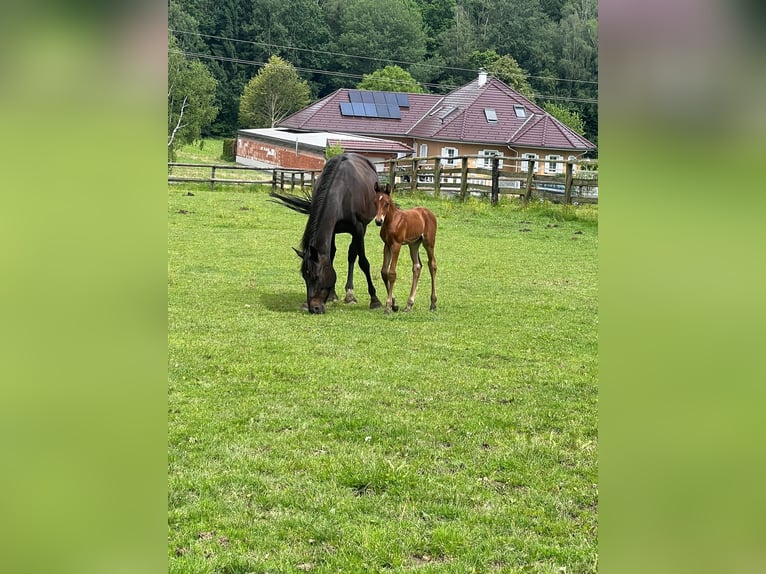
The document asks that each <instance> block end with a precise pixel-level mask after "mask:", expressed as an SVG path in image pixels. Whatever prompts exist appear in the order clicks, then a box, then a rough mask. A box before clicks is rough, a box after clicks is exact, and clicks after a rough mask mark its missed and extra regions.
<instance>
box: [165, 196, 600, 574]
mask: <svg viewBox="0 0 766 574" xmlns="http://www.w3.org/2000/svg"><path fill="white" fill-rule="evenodd" d="M186 192H187V190H186V189H185V188H183V187H180V188H178V187H172V188H171V190H170V192H169V205H168V260H167V269H168V278H167V283H168V287H167V298H168V301H167V311H168V318H167V325H168V333H167V354H168V408H167V413H168V421H167V432H168V452H167V457H168V477H167V481H168V482H167V484H168V493H167V505H168V520H167V529H168V532H167V536H168V562H169V564H168V571H169V572H171V573H177V574H181V573H187V572H188V573H191V572H298V571H313V572H384V571H390V572H409V571H415V570H419V571H424V572H426V571H428V572H501V571H502V572H530V573H531V572H537V573H543V572H559V571H563V568H564V567H566V570H567V572H578V573H592V572H595V571H596V561H597V542H598V540H597V520H598V513H597V508H598V487H597V480H598V473H597V460H598V458H597V457H598V425H597V423H598V416H597V415H598V356H597V350H598V257H597V253H598V225H597V222H595V221H584V220H580V219H573V220H568V219H566V220H564V219H555V218H554V217H555V214H556V213H557V211H561V208H560V206H551V205H548V208H547V209H548V211H542V210H540V209H539V208H534V207H530V208H527V209H523V208H520V207H518V206H517V205H514V204H511V203H510V202H501V203H500V204H498V206H496V207H494V208H493V207H490V206H489V205H488V202H487V201H480V200H475V199H472V200H471V201H470V202H466V203H461V202H459V201H453V200H446V199H441V200H439V199H434V198H432V197H428V196H425V195H419V196H417V197H409V196H407V195H400V196H398V197H397V202H399V203H400V204H401V205H402V207H412V206H414V205H416V204H421V205H425V206H426V207H428V208H429V209H431V210H432V211H433V212H434V213H435V214H436V216H437V218H438V220H439V234H438V237H437V243H436V257H437V259H438V262H439V270H438V276H437V293H438V295H439V310H438V311H436V312H429V311H428V291H429V286H430V283H429V276H428V271H427V268H424V270H423V273H422V274H421V278H420V289H419V293H418V296H417V298H416V301H415V307H414V308H413V310H412V312H410V313H401V312H400V313H396V314H393V315H391V316H390V317H386V316H385V315H384V314H383V311H382V310H377V311H371V310H370V309H368V308H367V307H368V302H369V298H368V296H367V294H366V289H365V286H364V285H365V282H364V279H363V278H362V276H361V274H360V272H359V270H358V268H357V270H356V280H357V291H356V295H357V297H358V298H359V300H360V302H359V304H357V305H345V304H343V303H337V304H331V305H330V306H329V309H328V311H327V313H326V314H325V315H323V316H310V315H308V314H306V313H302V312H301V311H300V310H299V307H300V305H301V303H302V301H303V299H304V298H305V286H304V284H303V280H302V278H301V277H300V274H299V273H298V268H299V261H298V259H297V258H296V257H295V255H294V254H293V252H292V250H291V249H290V247H291V246H294V245H296V244H297V242H298V241H299V240H300V236H301V233H302V230H303V227H304V226H305V224H306V218H305V216H301V215H299V214H296V213H293V212H290V211H289V210H286V209H285V208H284V207H282V206H279V205H276V204H274V203H273V202H271V201H269V198H268V194H267V193H266V190H263V191H256V192H245V191H240V190H234V191H231V190H221V191H215V192H211V191H209V190H205V189H204V188H202V189H197V188H194V195H193V196H187V195H186ZM572 209H573V210H574V208H572ZM553 225H556V227H553ZM522 229H525V230H529V231H525V232H523V233H522V232H521V230H522ZM373 230H375V232H374V231H373ZM376 231H377V229H376V228H375V227H374V226H373V228H372V229H370V230H369V232H368V234H367V242H366V243H367V255H368V257H369V259H370V263H371V266H372V268H373V269H374V270H375V274H374V280H375V282H376V286H377V287H378V294H379V295H380V294H381V290H382V284H381V281H380V276H379V273H378V270H379V269H380V267H381V264H382V251H383V248H382V242H381V241H380V239H379V238H378V234H377V232H376ZM577 232H582V233H577ZM347 248H348V236H347V235H339V236H338V238H337V249H338V256H337V257H336V268H337V269H338V275H339V277H340V278H341V279H339V281H340V286H341V287H342V282H343V278H345V269H346V267H345V266H346V261H345V259H346V258H345V254H346V250H347ZM404 252H405V253H406V249H405V250H404ZM421 257H423V253H422V251H421ZM398 274H399V277H398V280H397V293H398V294H399V298H400V300H404V298H405V297H406V294H407V292H408V291H409V282H410V277H411V265H410V262H409V256H407V255H404V254H403V255H402V258H400V260H399V268H398Z"/></svg>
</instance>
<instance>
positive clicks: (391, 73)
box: [356, 66, 423, 94]
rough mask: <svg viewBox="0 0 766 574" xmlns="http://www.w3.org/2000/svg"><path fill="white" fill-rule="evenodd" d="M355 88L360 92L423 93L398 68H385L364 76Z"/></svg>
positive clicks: (414, 82) (418, 85)
mask: <svg viewBox="0 0 766 574" xmlns="http://www.w3.org/2000/svg"><path fill="white" fill-rule="evenodd" d="M356 87H357V88H359V89H360V90H380V91H383V92H410V93H414V94H422V93H423V88H421V87H420V84H418V83H417V81H415V78H413V77H412V76H411V75H410V73H409V72H407V71H406V70H404V69H403V68H400V67H399V66H386V67H385V68H383V69H382V70H375V71H374V72H373V73H372V74H365V75H364V76H363V77H362V81H361V82H359V84H358V85H357V86H356Z"/></svg>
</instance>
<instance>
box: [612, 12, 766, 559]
mask: <svg viewBox="0 0 766 574" xmlns="http://www.w3.org/2000/svg"><path fill="white" fill-rule="evenodd" d="M765 13H766V11H765V10H764V8H763V4H762V3H757V2H754V1H753V2H744V1H740V2H737V1H735V2H723V1H719V0H677V1H675V2H662V1H660V0H647V1H644V2H628V1H615V0H605V1H603V2H601V3H600V14H599V24H600V49H599V55H600V67H599V75H600V82H599V91H600V98H599V111H600V114H599V120H600V126H599V127H600V132H599V135H600V137H599V143H600V149H599V158H600V164H601V165H600V169H599V172H600V173H599V176H600V178H602V181H600V184H601V185H600V188H601V202H600V203H601V205H600V211H601V214H600V219H601V221H600V226H599V227H600V235H601V237H600V245H599V249H600V269H601V272H602V275H601V278H600V294H599V297H600V315H599V321H600V323H599V325H600V331H599V364H600V371H599V372H600V395H599V397H600V398H599V400H600V402H599V405H600V428H599V435H600V447H601V448H600V461H599V464H600V466H599V471H600V490H599V494H600V503H599V533H600V542H599V550H600V552H599V554H600V556H599V567H600V569H601V571H603V572H610V573H611V572H620V573H639V572H640V573H646V572H652V573H655V574H659V573H674V574H678V573H685V572H690V573H691V572H694V573H696V574H700V573H707V572H711V573H712V572H727V573H749V572H761V571H763V570H764V564H766V560H764V559H765V558H766V546H765V545H764V544H763V542H762V540H763V535H762V532H763V529H762V518H761V515H762V512H763V509H764V494H763V489H762V488H761V487H760V482H761V476H762V474H763V469H764V448H763V446H762V443H763V441H762V436H763V420H764V416H763V405H764V384H763V381H766V369H765V368H764V362H763V360H762V356H763V341H764V328H763V323H764V305H765V303H764V301H766V297H764V281H763V276H764V261H765V260H766V259H764V245H766V242H764V229H765V226H764V224H763V221H762V219H763V213H764V203H765V198H764V192H766V185H765V184H764V181H766V179H765V178H764V176H765V175H766V172H765V170H766V162H765V161H764V152H765V151H766V140H764V132H765V131H766V130H764V128H765V127H766V107H764V102H766V97H765V96H766V75H764V73H763V71H764V70H765V69H766V67H765V66H764V59H765V58H766V55H765V54H764V49H765V48H766V46H765V45H764V38H766V35H764V30H763V24H764V14H765Z"/></svg>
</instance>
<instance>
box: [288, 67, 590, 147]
mask: <svg viewBox="0 0 766 574" xmlns="http://www.w3.org/2000/svg"><path fill="white" fill-rule="evenodd" d="M408 95H409V101H410V106H409V108H401V115H402V117H401V119H391V118H386V119H383V118H368V117H354V116H344V115H341V112H340V104H341V102H348V101H349V95H348V89H345V88H342V89H340V90H337V91H335V92H333V93H332V94H330V95H329V96H326V97H325V98H323V99H321V100H319V101H318V102H316V103H314V104H312V105H311V106H309V107H307V108H305V109H303V110H301V111H299V112H297V113H295V114H293V115H292V116H290V117H289V118H287V119H285V120H284V121H282V122H281V123H280V124H279V125H280V126H281V127H289V128H294V129H301V130H312V131H313V130H333V131H342V132H349V133H357V134H366V135H374V136H384V137H385V136H389V137H390V136H396V137H409V138H422V139H434V140H440V141H445V142H463V143H486V144H493V145H503V146H505V145H510V146H519V147H530V148H550V149H565V150H582V151H585V150H588V149H595V146H594V145H593V144H592V143H591V142H589V141H588V140H587V139H585V138H584V137H582V136H580V135H578V134H577V133H575V132H574V131H573V130H572V129H571V128H569V127H567V126H566V125H564V124H562V123H561V122H559V121H558V120H556V119H555V118H554V117H553V116H551V115H550V114H548V113H547V112H545V110H543V109H542V108H541V107H539V106H537V105H536V104H534V103H533V102H531V101H529V100H528V99H526V98H525V97H524V96H522V95H521V94H519V93H518V92H515V91H514V90H512V89H511V88H510V87H508V86H507V85H506V84H504V83H503V82H501V81H500V80H498V79H497V78H492V77H489V78H487V80H486V82H485V83H484V84H483V85H482V86H479V80H478V78H477V79H476V80H473V81H472V82H469V83H468V84H466V85H465V86H462V87H460V88H458V89H456V90H454V91H453V92H451V93H449V94H447V95H446V96H438V95H433V94H408ZM515 107H520V108H523V110H524V116H523V117H518V116H517V114H516V111H515ZM485 110H494V112H495V115H496V117H497V121H496V122H490V121H488V119H487V115H486V113H485Z"/></svg>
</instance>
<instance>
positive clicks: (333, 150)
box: [324, 143, 343, 159]
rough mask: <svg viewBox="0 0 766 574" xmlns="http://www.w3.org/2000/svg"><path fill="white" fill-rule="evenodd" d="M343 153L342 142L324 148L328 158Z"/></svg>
mask: <svg viewBox="0 0 766 574" xmlns="http://www.w3.org/2000/svg"><path fill="white" fill-rule="evenodd" d="M342 153H343V148H342V147H341V145H340V144H337V143H336V144H332V145H328V146H327V147H325V148H324V156H325V158H326V159H330V158H331V157H335V156H336V155H340V154H342Z"/></svg>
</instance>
